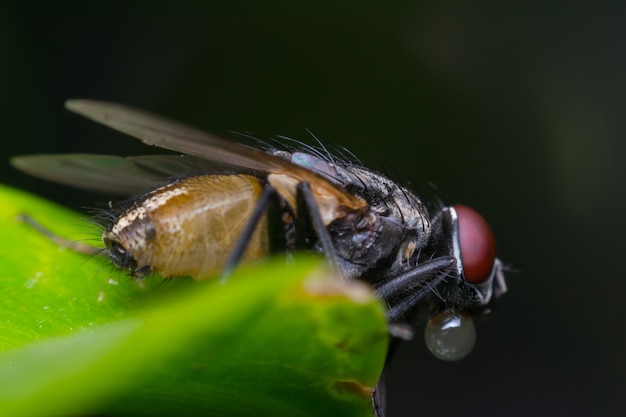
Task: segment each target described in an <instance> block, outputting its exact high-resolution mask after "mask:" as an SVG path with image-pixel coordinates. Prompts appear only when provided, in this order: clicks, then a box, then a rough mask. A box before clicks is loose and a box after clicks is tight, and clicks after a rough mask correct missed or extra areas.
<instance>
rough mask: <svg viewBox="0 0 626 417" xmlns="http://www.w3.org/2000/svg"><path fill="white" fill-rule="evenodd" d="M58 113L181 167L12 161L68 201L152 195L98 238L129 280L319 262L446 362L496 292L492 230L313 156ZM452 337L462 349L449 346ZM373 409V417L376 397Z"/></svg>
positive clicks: (102, 116) (152, 122) (472, 214)
mask: <svg viewBox="0 0 626 417" xmlns="http://www.w3.org/2000/svg"><path fill="white" fill-rule="evenodd" d="M66 107H67V108H68V109H69V110H71V111H73V112H75V113H78V114H81V115H83V116H85V117H88V118H90V119H92V120H94V121H96V122H99V123H102V124H104V125H106V126H109V127H111V128H113V129H116V130H119V131H121V132H123V133H126V134H128V135H130V136H133V137H136V138H138V139H140V140H141V141H142V142H144V143H145V144H148V145H154V146H158V147H161V148H165V149H168V150H172V151H175V152H179V153H182V154H183V155H158V156H138V157H126V158H124V157H117V156H110V155H85V154H66V155H28V156H20V157H15V158H13V159H12V163H13V165H14V166H15V167H17V168H19V169H20V170H22V171H25V172H27V173H29V174H32V175H35V176H38V177H42V178H45V179H48V180H52V181H56V182H60V183H63V184H67V185H71V186H75V187H79V188H85V189H89V190H96V191H102V192H106V193H115V194H119V195H123V196H130V195H133V194H136V193H138V192H139V191H141V190H145V189H149V188H152V191H149V192H147V193H144V194H142V195H139V196H138V197H133V198H131V199H130V200H128V201H126V202H125V203H122V204H119V205H113V206H112V207H111V210H110V212H109V214H108V216H109V217H110V222H109V224H108V225H107V226H106V228H105V230H104V232H103V234H102V241H103V243H104V245H105V247H106V250H105V251H106V254H107V256H108V257H109V259H110V260H111V262H112V263H113V264H115V265H116V266H117V267H119V268H121V269H124V270H127V271H128V273H129V274H130V275H132V276H135V277H139V278H140V277H143V276H146V275H149V274H159V275H161V276H163V277H165V278H171V277H178V276H191V277H193V278H194V279H198V280H203V279H206V278H209V277H211V276H215V275H216V274H219V273H220V272H222V273H224V272H226V273H227V272H228V271H229V270H230V269H232V268H233V267H234V266H236V265H237V264H238V263H239V262H241V261H246V260H250V259H258V258H260V257H264V256H266V255H268V254H271V253H275V252H285V251H287V252H289V251H293V250H303V249H304V250H309V251H313V252H318V253H323V254H324V255H325V257H326V258H327V259H328V261H329V262H330V263H331V264H332V265H334V266H335V267H336V269H337V270H338V271H339V272H340V273H341V275H342V276H343V277H345V278H346V279H359V280H363V281H365V282H367V283H369V284H370V285H371V286H372V287H373V288H374V289H375V290H376V291H377V293H378V295H379V296H380V297H381V298H382V299H383V300H384V301H385V302H386V304H387V307H388V309H387V317H388V319H389V322H390V323H391V327H390V328H391V329H395V330H393V331H392V334H393V335H396V336H400V337H403V335H407V332H406V331H405V330H406V327H403V326H402V325H400V324H401V323H403V322H404V321H406V320H407V317H408V316H409V315H411V314H419V315H421V316H422V317H423V316H425V317H427V318H429V323H428V326H427V329H426V339H427V345H428V346H429V348H430V349H431V351H432V352H433V353H434V354H435V355H436V356H438V357H440V358H442V359H445V360H455V359H458V358H460V357H462V356H465V355H466V354H467V353H468V352H469V350H471V347H472V345H473V337H474V333H473V326H472V324H471V318H470V317H469V315H468V314H471V313H476V312H480V311H484V310H485V309H486V308H487V306H488V304H489V303H490V301H491V300H492V299H493V298H495V297H498V296H500V295H502V294H503V293H504V292H506V284H505V280H504V274H503V267H502V263H501V262H500V260H499V259H498V258H497V257H496V253H495V243H494V237H493V234H492V232H491V229H490V228H489V225H488V224H487V222H486V221H485V219H484V218H483V217H482V216H481V215H480V214H478V213H477V212H476V211H475V210H473V209H471V208H469V207H467V206H462V205H456V206H449V207H443V208H441V209H439V210H438V211H437V212H436V213H434V215H431V214H429V212H428V210H427V208H426V206H425V205H424V204H423V203H422V201H421V200H420V198H419V197H418V196H417V195H416V194H415V193H413V192H412V191H411V190H409V189H407V188H405V187H403V186H401V185H400V184H397V183H396V182H394V181H392V180H390V179H389V178H387V177H385V176H383V175H381V174H380V173H378V172H376V171H374V170H372V169H369V168H366V167H364V166H362V165H360V164H358V163H353V162H349V161H345V160H343V159H339V158H335V157H332V156H330V155H329V154H327V153H326V150H325V149H322V150H319V149H317V148H314V147H308V146H305V145H303V146H300V147H297V146H290V145H276V146H275V147H271V148H270V147H267V149H262V148H260V147H259V148H257V147H251V146H247V145H243V144H239V143H233V142H229V141H225V140H223V139H220V138H218V137H215V136H213V135H211V134H208V133H204V132H201V131H199V130H196V129H194V128H191V127H188V126H184V125H182V124H179V123H176V122H173V121H170V120H167V119H164V118H161V117H159V116H155V115H152V114H150V113H147V112H143V111H140V110H136V109H133V108H130V107H126V106H122V105H118V104H112V103H105V102H99V101H91V100H69V101H68V102H67V103H66ZM168 178H169V180H166V181H164V179H168ZM172 178H173V179H172ZM207 254H211V256H207ZM396 324H398V325H397V326H396ZM468 328H469V330H468ZM459 331H460V332H461V333H463V332H465V333H468V334H469V339H467V340H465V339H464V341H462V342H459V341H458V340H455V339H454V338H452V339H450V337H451V336H450V335H452V334H455V332H456V333H458V332H459ZM410 333H411V332H410V331H408V335H410ZM450 340H453V341H450ZM380 387H381V384H379V387H378V389H379V390H380ZM374 408H375V412H376V413H377V415H383V414H384V411H383V409H384V404H383V401H382V397H381V395H380V391H377V393H375V394H374Z"/></svg>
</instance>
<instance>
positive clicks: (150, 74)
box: [0, 0, 626, 417]
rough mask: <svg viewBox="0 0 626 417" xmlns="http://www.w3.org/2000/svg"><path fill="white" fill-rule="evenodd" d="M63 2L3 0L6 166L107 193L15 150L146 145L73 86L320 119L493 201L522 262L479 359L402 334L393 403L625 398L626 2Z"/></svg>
mask: <svg viewBox="0 0 626 417" xmlns="http://www.w3.org/2000/svg"><path fill="white" fill-rule="evenodd" d="M285 3H288V2H285ZM54 4H55V6H54V7H55V11H56V12H57V14H54V15H52V14H50V15H43V14H33V13H28V12H27V11H26V10H25V9H24V10H18V9H16V8H13V9H11V10H9V6H8V5H7V4H4V5H3V6H0V8H4V9H5V10H3V13H1V14H0V57H1V58H2V65H1V66H0V91H1V96H0V117H1V119H0V120H1V123H0V131H1V133H0V135H1V137H2V138H1V139H0V140H1V143H2V145H0V149H1V156H2V158H1V159H2V161H4V162H1V163H0V175H1V176H0V179H1V181H2V182H3V183H6V184H10V185H13V186H16V187H20V188H23V189H26V190H29V191H32V192H34V193H38V194H40V195H43V196H46V197H48V198H51V199H53V200H55V201H58V202H59V203H62V204H65V205H67V206H70V207H73V208H80V207H82V206H92V205H93V203H94V202H95V201H103V200H106V197H102V196H99V195H95V194H93V195H91V194H89V193H84V192H82V191H76V190H72V189H69V188H64V187H61V186H55V185H52V184H49V183H46V182H44V181H40V180H37V179H33V178H29V177H28V176H26V175H23V174H21V173H19V172H16V171H15V170H13V169H12V168H11V167H10V165H9V164H8V162H7V159H8V157H9V156H11V155H17V154H27V153H44V152H59V153H60V152H93V153H113V154H120V155H132V154H141V153H147V152H148V151H149V150H148V149H147V148H145V147H143V146H142V145H140V144H139V143H138V141H133V140H129V139H128V138H126V137H124V136H122V135H120V134H117V133H115V132H113V131H111V130H108V129H106V128H103V127H100V126H98V125H96V124H94V123H92V122H89V121H87V120H85V119H82V118H80V117H78V116H75V115H73V114H71V113H69V112H67V111H65V110H64V108H63V102H64V100H65V99H67V98H97V99H105V100H112V101H118V102H122V103H126V104H131V105H134V106H138V107H140V108H144V109H148V110H150V111H153V112H157V113H161V114H164V115H167V116H169V117H171V118H173V119H176V120H180V121H183V122H186V123H188V124H191V125H194V126H197V127H200V128H203V129H205V130H209V131H212V132H216V133H225V132H228V131H230V130H235V131H250V132H255V133H258V134H260V135H274V134H282V135H288V136H291V137H295V138H298V139H303V140H307V141H308V140H310V137H309V136H308V134H307V133H306V131H305V129H307V128H308V129H310V130H312V131H313V132H314V133H315V134H316V135H317V136H318V137H319V138H321V139H322V140H323V141H324V142H325V143H326V144H328V145H330V146H332V145H340V146H345V147H346V148H348V149H350V150H351V151H353V152H354V153H356V154H357V155H358V156H360V157H361V159H363V160H364V161H366V162H367V163H368V164H370V165H372V166H375V167H382V168H385V169H387V170H388V172H391V173H392V174H393V175H394V176H395V178H400V179H401V180H403V181H405V182H408V183H410V184H412V186H413V187H414V188H415V189H416V190H418V191H420V192H422V193H423V194H424V196H425V198H432V197H433V196H435V195H437V196H440V197H442V198H444V199H445V200H446V201H448V202H449V203H458V202H463V203H465V204H468V205H471V206H473V207H474V208H476V209H477V210H479V211H480V212H482V213H483V214H484V215H485V217H486V218H488V219H489V221H490V223H491V225H492V227H493V229H494V231H495V233H496V236H497V244H498V250H499V256H500V258H501V259H503V260H504V262H505V263H506V264H508V265H510V266H511V267H513V268H516V269H518V270H519V271H520V272H519V273H511V274H509V277H508V282H509V288H510V292H509V293H508V294H507V295H506V297H505V298H503V299H502V302H501V303H499V305H498V306H497V309H496V311H494V314H492V315H490V316H489V317H487V318H486V319H484V320H479V321H478V323H477V328H478V343H477V346H476V348H475V351H474V352H473V354H472V355H471V356H470V357H469V358H467V359H465V360H463V361H461V362H457V363H444V362H441V361H438V360H437V359H434V358H433V357H432V356H431V355H430V354H429V353H428V352H427V351H426V348H425V347H424V345H423V342H422V339H421V338H418V339H417V340H415V341H413V342H412V343H407V344H404V345H402V346H401V348H400V349H399V352H398V355H397V357H396V358H395V360H394V362H393V366H392V368H391V370H390V381H389V388H388V389H389V415H390V417H396V416H433V415H438V416H459V415H461V416H473V415H476V416H479V415H480V416H502V415H505V416H528V415H533V416H554V415H568V416H589V415H594V416H621V415H626V398H625V396H624V394H625V393H626V376H625V375H626V360H625V359H624V352H626V339H625V337H624V328H625V327H624V325H625V324H626V320H624V318H625V313H624V310H623V303H624V297H625V295H626V280H625V278H626V276H625V273H624V268H623V264H622V260H623V259H624V257H625V255H626V254H625V253H624V246H625V245H624V243H623V241H624V238H623V234H624V232H625V231H626V228H625V227H624V223H625V222H624V216H623V209H624V188H625V185H626V184H625V178H626V177H625V175H624V162H625V160H626V158H625V155H626V141H625V140H624V136H625V135H626V124H625V120H626V117H624V112H625V110H626V76H625V74H626V25H625V24H624V22H625V21H626V10H625V9H626V6H624V5H622V6H613V7H611V8H609V4H615V5H617V4H618V3H617V2H615V3H611V2H609V1H600V2H596V3H594V4H595V5H596V6H594V9H592V8H591V6H590V4H588V3H583V2H574V3H571V2H564V1H562V2H558V1H557V2H550V3H545V4H544V3H539V2H537V5H533V3H531V2H505V4H499V5H497V6H496V5H494V4H492V3H490V2H486V1H478V2H472V4H466V2H464V1H460V0H458V1H445V2H400V3H396V4H395V6H391V5H389V6H378V7H377V8H374V7H371V8H369V7H368V6H365V5H363V4H361V3H358V4H357V3H354V6H353V5H351V4H352V3H349V2H344V3H342V5H341V6H339V5H327V6H321V5H320V4H319V3H318V2H312V1H302V2H299V3H298V5H297V6H296V5H294V4H291V5H289V6H285V5H280V3H276V2H273V3H262V2H258V3H257V2H237V3H236V5H235V2H233V3H228V2H225V3H224V4H219V3H214V4H211V5H205V6H204V10H202V11H199V10H195V11H194V10H186V11H185V13H182V12H181V11H180V10H169V9H167V8H166V7H165V6H164V8H163V9H162V10H160V11H159V12H158V13H157V12H156V11H155V12H152V13H150V14H146V13H137V12H136V11H135V12H134V13H131V12H130V11H128V13H126V12H125V10H124V9H123V8H122V9H117V10H115V12H116V13H115V14H113V13H101V12H99V13H95V12H93V11H92V12H91V13H88V12H89V11H88V10H83V6H80V4H81V3H77V5H74V6H72V8H71V11H72V12H73V13H74V14H59V13H58V12H59V10H61V7H62V5H61V4H59V3H56V2H55V3H54ZM577 4H579V5H578V6H577ZM603 5H604V6H605V7H604V8H602V6H603ZM175 6H176V5H173V6H172V7H171V8H172V9H174V8H176V7H175ZM68 10H70V8H69V7H68ZM173 11H175V12H176V13H173ZM40 12H41V10H40ZM430 183H433V184H435V185H436V187H437V191H436V192H433V191H432V187H431V186H430V185H429V184H430ZM420 331H421V330H420Z"/></svg>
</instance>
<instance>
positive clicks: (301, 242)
mask: <svg viewBox="0 0 626 417" xmlns="http://www.w3.org/2000/svg"><path fill="white" fill-rule="evenodd" d="M296 206H297V208H296V248H298V249H303V248H304V249H312V247H313V245H314V244H315V239H314V238H313V237H314V236H315V235H317V241H319V243H320V246H321V247H322V251H323V253H324V256H325V257H326V259H327V260H328V262H329V263H330V264H331V266H332V267H333V268H336V267H337V254H336V253H335V246H334V245H333V241H332V239H331V237H330V234H329V233H328V229H327V228H326V225H325V224H324V221H323V220H322V216H321V214H320V211H319V208H318V207H317V203H316V202H315V197H314V196H313V193H312V192H311V187H310V186H309V184H308V183H307V182H301V183H299V184H298V185H297V187H296Z"/></svg>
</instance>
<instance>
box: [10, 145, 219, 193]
mask: <svg viewBox="0 0 626 417" xmlns="http://www.w3.org/2000/svg"><path fill="white" fill-rule="evenodd" d="M11 164H13V166H14V167H16V168H18V169H19V170H21V171H24V172H26V173H28V174H30V175H33V176H36V177H40V178H44V179H46V180H50V181H54V182H58V183H61V184H65V185H70V186H73V187H77V188H83V189H87V190H91V191H100V192H103V193H107V194H115V195H123V196H129V195H132V194H136V193H138V192H140V191H145V190H147V189H151V188H154V187H156V186H158V185H161V184H162V183H163V181H164V180H165V179H166V178H169V177H173V176H176V175H181V174H185V173H189V172H194V171H195V172H198V171H206V170H208V169H212V170H213V166H212V165H210V164H209V163H208V162H207V161H205V160H203V159H200V158H195V157H192V156H188V155H146V156H134V157H128V158H123V157H120V156H112V155H94V154H64V155H26V156H17V157H14V158H12V159H11Z"/></svg>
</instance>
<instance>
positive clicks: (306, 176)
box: [65, 100, 365, 208]
mask: <svg viewBox="0 0 626 417" xmlns="http://www.w3.org/2000/svg"><path fill="white" fill-rule="evenodd" d="M65 106H66V107H67V108H68V109H69V110H71V111H73V112H75V113H77V114H80V115H82V116H85V117H87V118H89V119H92V120H94V121H96V122H98V123H102V124H104V125H106V126H109V127H111V128H113V129H116V130H119V131H120V132H123V133H126V134H128V135H130V136H134V137H136V138H138V139H140V140H141V141H142V142H144V143H145V144H148V145H154V146H158V147H161V148H165V149H169V150H173V151H177V152H181V153H185V154H188V155H193V156H196V157H199V158H203V159H207V160H209V161H212V162H216V163H219V164H225V165H229V166H232V167H236V168H244V169H248V170H254V171H257V172H262V173H275V174H281V175H288V176H290V177H292V178H294V179H295V180H297V181H299V182H302V181H306V182H309V183H310V184H311V185H312V187H314V188H315V189H316V190H317V192H319V193H322V194H326V195H332V196H333V197H334V199H335V200H336V202H337V203H338V204H340V205H343V206H345V207H350V208H361V207H363V206H364V205H365V201H364V200H362V199H361V198H359V197H357V196H354V195H351V194H349V193H346V192H345V191H344V190H343V189H342V188H341V187H340V186H338V185H336V184H333V183H332V182H330V181H329V180H327V179H326V178H323V177H321V176H319V175H317V174H315V173H314V172H312V171H310V170H308V169H306V168H303V167H300V166H298V165H295V164H292V163H291V162H289V161H287V160H286V159H283V158H280V157H278V156H274V155H271V154H268V153H266V152H264V151H262V150H260V149H256V148H253V147H249V146H245V145H242V144H238V143H234V142H229V141H225V140H223V139H220V138H218V137H217V136H214V135H211V134H209V133H205V132H202V131H200V130H197V129H194V128H191V127H189V126H185V125H182V124H180V123H177V122H174V121H171V120H167V119H165V118H162V117H160V116H156V115H153V114H150V113H147V112H144V111H141V110H137V109H133V108H130V107H127V106H123V105H120V104H113V103H106V102H100V101H93V100H68V101H67V102H66V103H65Z"/></svg>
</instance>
